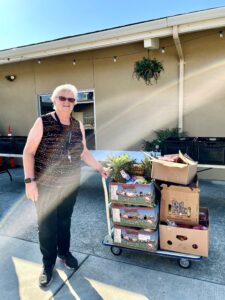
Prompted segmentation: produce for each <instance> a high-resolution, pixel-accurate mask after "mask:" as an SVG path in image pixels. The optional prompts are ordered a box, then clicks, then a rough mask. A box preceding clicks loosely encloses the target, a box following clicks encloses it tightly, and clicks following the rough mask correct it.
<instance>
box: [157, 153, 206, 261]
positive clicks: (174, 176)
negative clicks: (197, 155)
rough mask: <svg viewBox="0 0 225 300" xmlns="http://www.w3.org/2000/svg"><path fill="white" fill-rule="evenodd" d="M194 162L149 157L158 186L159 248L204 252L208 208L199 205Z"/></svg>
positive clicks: (182, 251)
mask: <svg viewBox="0 0 225 300" xmlns="http://www.w3.org/2000/svg"><path fill="white" fill-rule="evenodd" d="M196 174H197V162H194V161H192V160H191V159H190V158H187V157H185V156H183V155H182V154H181V153H180V154H179V163H178V162H172V161H168V160H160V159H153V164H152V178H154V179H155V181H156V182H158V184H160V188H161V201H160V225H159V240H160V249H162V250H169V251H175V252H179V253H187V254H194V255H200V256H208V248H209V247H208V244H209V218H208V209H207V208H200V207H199V196H200V189H199V188H198V186H197V180H196V177H197V176H196Z"/></svg>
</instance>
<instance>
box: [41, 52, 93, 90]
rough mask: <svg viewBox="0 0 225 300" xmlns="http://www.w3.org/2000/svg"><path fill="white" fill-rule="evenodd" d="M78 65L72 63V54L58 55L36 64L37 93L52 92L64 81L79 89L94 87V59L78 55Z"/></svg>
mask: <svg viewBox="0 0 225 300" xmlns="http://www.w3.org/2000/svg"><path fill="white" fill-rule="evenodd" d="M76 61H77V63H76V65H75V66H74V65H73V64H72V62H73V57H72V56H57V57H54V58H50V59H45V60H43V61H42V63H41V64H35V74H36V91H37V94H42V93H46V92H52V91H53V89H54V88H55V87H56V86H58V85H60V84H64V83H71V84H74V85H76V87H77V88H78V89H83V88H93V68H92V60H91V59H89V57H87V56H86V57H81V58H80V60H79V58H77V57H76Z"/></svg>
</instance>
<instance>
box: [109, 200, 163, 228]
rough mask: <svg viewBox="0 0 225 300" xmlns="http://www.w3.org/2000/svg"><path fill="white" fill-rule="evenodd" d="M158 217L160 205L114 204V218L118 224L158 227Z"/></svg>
mask: <svg viewBox="0 0 225 300" xmlns="http://www.w3.org/2000/svg"><path fill="white" fill-rule="evenodd" d="M158 217H159V206H158V205H157V206H156V207H155V208H150V207H141V206H125V205H117V204H113V205H112V220H113V223H114V224H116V225H122V226H131V227H140V228H149V229H156V228H157V225H158Z"/></svg>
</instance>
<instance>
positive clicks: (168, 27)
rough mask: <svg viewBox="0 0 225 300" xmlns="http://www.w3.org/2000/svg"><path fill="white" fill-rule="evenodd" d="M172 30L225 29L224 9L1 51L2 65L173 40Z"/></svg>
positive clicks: (0, 62)
mask: <svg viewBox="0 0 225 300" xmlns="http://www.w3.org/2000/svg"><path fill="white" fill-rule="evenodd" d="M173 26H178V27H179V28H178V29H179V33H180V34H182V33H188V32H194V31H200V30H207V29H213V28H220V27H223V26H225V7H220V8H215V9H209V10H205V11H199V12H193V13H188V14H182V15H177V16H172V17H166V18H162V19H158V20H152V21H146V22H142V23H137V24H131V25H126V26H121V27H118V28H112V29H108V30H102V31H98V32H92V33H88V34H82V35H77V36H73V37H68V38H63V39H58V40H53V41H49V42H44V43H39V44H34V45H29V46H24V47H19V48H14V49H9V50H2V51H0V64H7V63H12V62H16V61H23V60H30V59H37V58H43V57H49V56H54V55H61V54H67V53H74V52H79V51H86V50H91V49H97V48H104V47H110V46H116V45H122V44H128V43H134V42H138V41H143V40H144V39H149V38H155V37H156V38H160V37H161V38H162V37H167V36H172V34H173V30H172V29H173ZM8 58H9V60H8Z"/></svg>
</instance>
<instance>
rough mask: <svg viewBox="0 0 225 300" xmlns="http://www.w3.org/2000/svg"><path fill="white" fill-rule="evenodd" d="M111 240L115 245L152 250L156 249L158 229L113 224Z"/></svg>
mask: <svg viewBox="0 0 225 300" xmlns="http://www.w3.org/2000/svg"><path fill="white" fill-rule="evenodd" d="M113 241H114V244H115V245H119V246H123V247H126V248H132V249H137V250H144V251H149V252H153V251H156V250H157V249H158V231H153V230H150V229H149V230H143V229H134V228H127V227H121V226H117V225H115V226H114V228H113Z"/></svg>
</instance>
